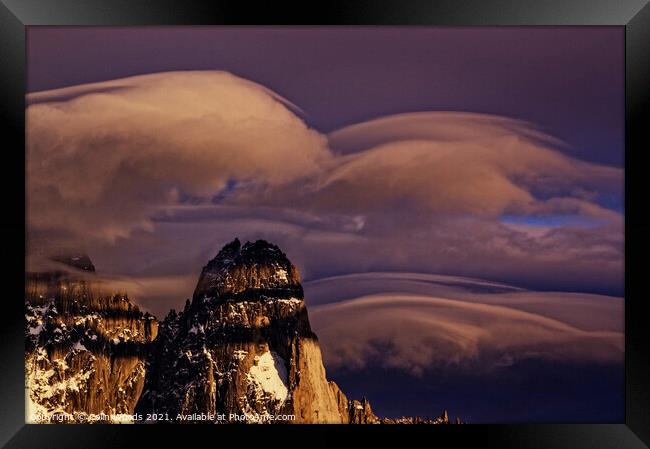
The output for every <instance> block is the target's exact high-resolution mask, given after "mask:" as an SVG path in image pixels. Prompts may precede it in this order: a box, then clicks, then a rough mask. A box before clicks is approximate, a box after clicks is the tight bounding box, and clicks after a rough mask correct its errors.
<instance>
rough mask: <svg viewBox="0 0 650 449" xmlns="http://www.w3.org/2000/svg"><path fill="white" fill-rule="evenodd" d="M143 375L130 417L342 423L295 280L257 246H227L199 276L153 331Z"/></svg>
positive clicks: (272, 249) (289, 268)
mask: <svg viewBox="0 0 650 449" xmlns="http://www.w3.org/2000/svg"><path fill="white" fill-rule="evenodd" d="M148 367H149V371H150V372H151V373H152V375H151V376H149V377H148V379H147V384H146V386H145V392H144V394H143V395H142V398H141V400H140V403H139V404H138V407H137V410H138V411H141V412H142V413H143V414H145V413H147V412H154V413H158V414H168V415H169V416H170V417H176V416H177V415H192V414H196V413H199V414H200V413H206V414H213V415H218V414H225V415H226V416H227V417H230V415H237V416H245V417H246V421H248V422H251V421H252V422H263V421H265V420H268V419H269V416H278V415H293V416H295V421H294V422H299V423H342V422H344V421H345V417H344V415H343V414H342V413H341V412H340V410H339V406H338V403H337V397H336V394H335V391H333V389H332V388H330V385H329V384H328V382H327V379H326V375H325V368H324V366H323V362H322V358H321V351H320V346H319V344H318V339H317V337H316V335H315V334H314V333H313V332H312V330H311V327H310V325H309V319H308V316H307V309H306V307H305V303H304V298H303V291H302V287H301V285H300V275H299V273H298V270H297V269H296V267H294V266H293V265H292V264H291V262H289V260H288V259H287V257H286V255H285V254H284V253H282V251H280V249H279V248H278V247H277V246H274V245H271V244H269V243H267V242H264V241H261V240H259V241H257V242H254V243H250V242H249V243H246V244H245V245H243V246H242V245H241V244H240V242H239V240H235V241H233V242H232V243H230V244H228V245H226V246H225V247H224V248H223V249H222V250H221V251H220V252H219V254H218V255H217V256H216V257H215V258H214V259H213V260H211V261H210V262H209V263H208V264H207V265H206V266H205V267H204V268H203V271H202V273H201V276H200V278H199V281H198V284H197V287H196V290H195V292H194V295H193V299H192V301H191V302H189V301H188V302H187V303H186V306H185V308H184V310H183V311H182V312H180V313H176V312H174V311H172V312H171V313H170V314H169V315H168V316H167V317H166V318H165V320H164V321H163V322H162V324H161V328H160V335H159V337H158V340H157V341H156V343H155V345H154V350H153V353H152V357H151V358H150V360H149V362H148ZM153 373H156V374H153ZM235 419H238V418H235ZM228 420H230V419H228Z"/></svg>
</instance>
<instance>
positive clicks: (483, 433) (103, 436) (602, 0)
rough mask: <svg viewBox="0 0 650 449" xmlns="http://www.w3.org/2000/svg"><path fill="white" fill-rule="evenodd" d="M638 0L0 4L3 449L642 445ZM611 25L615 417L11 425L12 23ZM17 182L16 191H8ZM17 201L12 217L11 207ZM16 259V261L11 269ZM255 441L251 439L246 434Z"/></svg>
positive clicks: (17, 280)
mask: <svg viewBox="0 0 650 449" xmlns="http://www.w3.org/2000/svg"><path fill="white" fill-rule="evenodd" d="M647 3H648V2H647V0H626V1H622V0H620V1H608V0H591V1H589V0H551V1H544V2H541V1H535V0H491V1H486V0H485V1H481V0H469V1H468V0H466V1H463V2H459V1H454V0H447V1H438V2H433V1H427V0H401V1H386V0H363V1H360V0H357V1H354V0H349V1H327V2H319V3H313V2H303V3H302V4H289V3H287V4H284V5H280V4H278V3H277V2H267V3H266V4H261V5H259V4H253V3H251V2H246V1H233V0H228V1H222V0H219V1H212V2H208V1H205V2H190V1H182V0H156V1H146V0H130V1H129V0H113V1H108V0H56V1H55V0H0V34H1V35H2V38H1V40H0V61H1V70H2V71H1V72H0V123H2V125H1V126H2V127H3V133H2V141H3V142H4V145H3V150H4V151H3V164H2V167H3V169H4V170H3V172H4V173H3V176H2V177H1V178H0V183H2V189H0V192H2V194H3V197H4V203H5V208H6V213H5V215H4V219H3V220H1V221H0V228H2V231H3V232H2V235H3V236H4V239H3V240H4V243H3V245H2V246H1V248H2V250H3V251H2V260H3V262H4V263H3V267H4V268H3V274H4V276H3V277H4V281H5V284H6V285H5V289H4V290H5V294H4V295H3V300H2V307H1V309H0V311H1V313H0V317H1V320H2V323H1V327H0V329H1V331H0V332H1V333H2V339H1V341H0V362H1V366H2V368H1V371H2V381H1V382H0V445H4V447H7V448H11V449H14V448H21V449H22V448H31V447H34V448H39V449H45V448H60V447H65V448H101V447H111V448H124V447H143V446H145V445H147V446H153V447H160V446H163V447H166V446H175V447H179V446H183V447H184V446H188V445H189V446H198V445H199V444H200V443H198V442H197V441H198V439H204V441H208V442H212V443H210V445H211V446H218V445H225V444H228V443H226V441H227V439H230V438H240V441H243V442H244V443H241V444H240V445H238V446H239V447H241V446H244V447H246V446H249V445H252V444H256V443H257V442H258V441H271V442H272V443H271V445H276V444H273V442H276V443H277V445H282V446H285V447H286V446H292V445H300V446H310V447H329V446H339V445H341V444H343V443H345V442H348V441H352V440H356V439H359V440H362V441H364V442H367V443H368V444H376V443H382V444H394V445H397V444H421V443H416V441H422V442H424V443H427V445H431V446H436V445H438V444H440V445H452V444H453V445H454V446H456V447H458V446H461V447H462V446H464V445H467V446H468V447H498V448H502V449H503V448H517V449H522V448H544V449H547V448H555V449H559V448H572V449H573V448H581V447H585V448H591V449H596V448H616V449H623V448H643V447H648V445H650V349H648V347H647V345H646V344H647V343H648V341H649V340H650V339H649V338H648V337H649V335H650V326H648V325H647V324H646V322H645V321H646V320H648V318H650V314H648V313H647V312H648V309H649V308H648V306H647V301H650V297H649V296H650V295H648V294H647V293H646V292H647V290H648V289H647V287H646V284H645V281H646V276H644V274H645V267H644V256H645V254H646V253H648V249H649V248H650V246H649V242H650V239H649V237H648V234H649V233H650V214H649V213H648V207H647V200H646V199H645V195H644V187H645V186H644V184H645V181H646V179H647V176H644V175H643V171H644V169H645V168H646V167H647V164H646V163H645V162H647V160H648V157H647V153H648V150H650V141H649V138H648V132H647V128H648V126H647V124H649V123H650V122H648V121H646V120H644V119H647V112H648V109H649V104H650V103H649V89H648V88H649V87H650V5H648V4H647ZM297 24H302V25H430V26H459V25H463V26H515V25H519V26H544V25H584V26H593V25H613V26H621V27H624V28H625V55H626V57H625V71H626V77H625V79H626V87H625V103H626V107H625V111H626V117H625V120H626V128H625V129H626V149H625V220H626V225H625V241H626V244H625V265H626V284H625V320H626V321H625V324H626V337H625V347H626V353H625V368H626V411H625V423H618V424H616V423H614V424H526V425H462V426H289V427H287V426H252V427H251V426H246V427H244V426H237V425H234V426H201V425H197V426H118V425H93V426H84V425H81V426H53V425H27V424H25V422H24V402H25V401H24V397H25V396H24V351H23V344H24V336H23V318H22V317H23V302H22V300H20V299H19V298H20V297H21V296H22V295H23V294H24V284H23V279H24V278H23V277H22V276H24V273H23V274H21V273H20V272H19V271H20V269H21V267H20V265H21V264H20V262H19V261H20V260H23V261H24V255H25V251H24V249H25V247H24V243H25V216H24V207H25V196H24V189H22V188H21V183H23V185H24V183H25V165H24V164H25V153H24V148H25V133H24V130H25V115H24V113H25V92H26V57H25V50H26V46H25V45H26V44H25V41H26V27H29V26H37V25H88V26H108V25H120V26H128V25H297ZM21 192H22V193H21ZM21 211H22V213H21ZM22 268H24V266H23V267H22ZM254 440H257V441H254Z"/></svg>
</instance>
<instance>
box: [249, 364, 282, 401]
mask: <svg viewBox="0 0 650 449" xmlns="http://www.w3.org/2000/svg"><path fill="white" fill-rule="evenodd" d="M248 379H249V380H250V381H251V382H252V383H253V385H255V387H256V390H258V391H259V390H261V391H262V392H264V393H266V394H267V395H269V396H271V397H272V398H273V399H275V400H277V401H280V403H284V401H285V400H286V399H287V396H288V394H289V390H288V388H287V383H288V376H287V368H286V365H285V362H284V359H282V357H280V356H279V355H278V354H277V353H276V352H275V351H266V352H265V353H264V354H262V355H261V356H260V357H259V359H257V364H256V365H253V366H251V369H250V371H249V372H248Z"/></svg>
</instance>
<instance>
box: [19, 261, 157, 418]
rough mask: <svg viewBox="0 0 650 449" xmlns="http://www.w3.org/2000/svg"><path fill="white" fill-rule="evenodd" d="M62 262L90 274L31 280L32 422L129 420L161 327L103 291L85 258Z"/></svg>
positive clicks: (28, 381)
mask: <svg viewBox="0 0 650 449" xmlns="http://www.w3.org/2000/svg"><path fill="white" fill-rule="evenodd" d="M57 261H59V262H63V263H65V264H66V265H69V266H71V267H73V268H75V269H77V270H79V271H80V272H86V273H80V272H77V271H75V270H71V271H69V272H66V271H57V272H47V273H28V274H27V276H26V282H25V301H26V303H25V340H26V341H25V368H26V373H25V375H26V378H25V380H26V396H27V397H26V402H27V417H26V418H27V421H28V422H44V421H45V422H48V421H52V420H56V421H57V422H86V421H87V420H88V419H89V417H88V416H87V415H96V416H94V417H93V419H96V420H98V421H102V420H108V419H110V418H109V415H111V416H112V417H113V419H116V417H117V415H120V414H123V415H129V417H127V416H125V419H126V420H129V419H130V415H131V414H133V411H134V409H135V404H136V402H137V400H138V398H139V397H140V394H141V392H142V388H143V386H144V378H145V367H144V360H145V356H146V353H147V347H148V344H149V343H150V342H151V341H152V340H153V339H154V338H155V337H156V333H157V321H156V320H155V319H154V317H152V316H151V315H149V314H146V313H142V312H141V311H140V310H139V309H138V307H137V306H135V305H133V304H132V303H131V302H130V301H129V299H128V297H126V295H121V294H110V293H107V292H104V291H102V289H101V288H100V287H99V286H98V285H97V284H96V283H95V282H94V280H93V273H94V266H93V265H92V263H91V262H90V259H89V258H88V257H87V256H83V257H82V256H78V257H74V258H70V257H69V258H58V259H57ZM102 415H104V416H102ZM118 419H119V418H118Z"/></svg>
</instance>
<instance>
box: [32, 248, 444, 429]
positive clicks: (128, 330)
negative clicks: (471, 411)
mask: <svg viewBox="0 0 650 449" xmlns="http://www.w3.org/2000/svg"><path fill="white" fill-rule="evenodd" d="M54 260H56V261H57V262H58V263H60V264H63V266H67V267H68V269H65V270H60V271H49V272H46V273H28V274H27V279H26V284H25V298H26V305H25V306H26V307H25V318H26V321H25V338H26V349H25V351H26V353H25V359H26V394H27V405H28V410H27V413H28V416H27V420H28V422H44V421H45V422H87V421H88V420H89V417H88V416H87V415H94V417H93V418H91V419H90V420H91V421H93V422H95V421H100V422H101V421H106V420H108V421H110V420H115V419H117V420H119V421H126V422H133V421H134V422H149V421H156V422H160V421H171V422H184V421H186V422H196V421H201V422H206V421H208V422H215V423H223V422H258V423H266V422H276V420H277V421H280V422H295V423H342V424H348V423H349V424H380V423H383V424H393V423H430V424H443V423H449V418H448V417H447V413H446V412H444V413H443V415H441V416H440V417H439V418H435V419H421V418H407V417H405V418H399V419H386V418H379V417H377V416H376V415H375V414H374V413H373V411H372V408H371V407H370V403H369V402H368V401H367V400H366V399H365V398H363V399H362V400H361V401H357V400H348V398H347V397H346V396H345V394H344V393H343V392H342V391H341V390H340V389H339V387H338V386H337V385H336V384H335V383H334V382H332V381H329V382H328V380H327V377H326V373H325V367H324V366H323V362H322V357H321V350H320V346H319V343H318V338H317V337H316V335H315V334H314V332H313V331H312V329H311V327H310V324H309V318H308V316H307V309H306V307H305V302H304V296H303V289H302V286H301V284H300V274H299V272H298V270H297V269H296V267H295V266H293V264H292V263H291V262H290V261H289V260H288V259H287V257H286V255H285V254H284V253H283V252H282V251H281V250H280V249H279V248H278V247H277V246H275V245H272V244H270V243H267V242H265V241H262V240H258V241H256V242H252V243H251V242H247V243H246V244H244V245H243V246H242V245H241V243H240V242H239V240H237V239H235V240H234V241H233V242H231V243H230V244H228V245H226V246H225V247H224V248H223V249H222V250H221V251H220V252H219V254H217V256H216V257H215V258H214V259H212V260H211V261H210V262H208V264H207V265H206V266H205V267H204V268H203V271H202V272H201V275H200V278H199V281H198V283H197V286H196V289H195V291H194V295H193V298H192V300H191V301H190V300H189V299H188V300H187V302H186V304H185V307H184V309H183V310H182V311H180V312H176V311H175V310H172V311H171V312H170V313H169V314H168V315H167V317H166V318H165V319H164V320H163V321H162V322H161V323H160V326H159V325H158V322H157V321H156V319H155V318H154V317H152V316H150V315H149V314H147V313H142V312H141V311H140V310H139V309H138V308H137V307H136V306H135V305H133V304H132V303H131V302H130V301H129V299H128V298H127V297H126V295H125V294H109V293H107V292H106V291H104V290H103V289H102V288H101V287H100V285H99V284H98V283H97V282H95V279H94V273H95V267H94V266H93V264H92V262H91V261H90V259H89V258H88V257H87V256H83V255H80V256H74V257H69V256H66V257H58V258H55V259H54ZM120 414H122V415H123V417H122V419H120V416H119V415H120ZM116 416H117V418H116ZM43 417H45V418H47V419H45V420H43V419H42V418H43ZM291 417H292V418H291ZM271 418H273V419H271Z"/></svg>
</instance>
